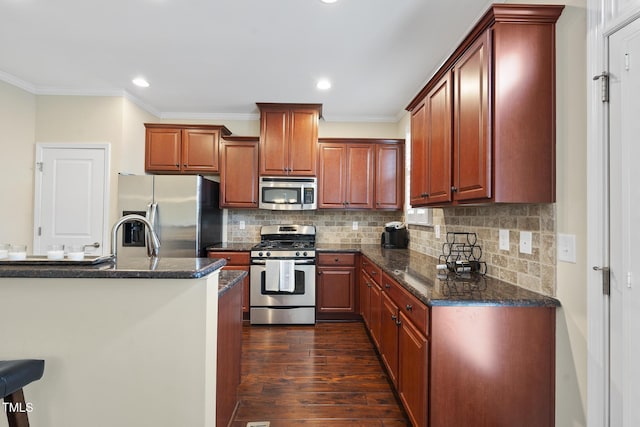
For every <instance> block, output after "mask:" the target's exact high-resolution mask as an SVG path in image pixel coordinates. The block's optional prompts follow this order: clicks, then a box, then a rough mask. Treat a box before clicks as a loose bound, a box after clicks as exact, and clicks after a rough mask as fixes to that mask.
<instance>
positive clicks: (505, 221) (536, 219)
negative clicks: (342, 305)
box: [227, 204, 556, 296]
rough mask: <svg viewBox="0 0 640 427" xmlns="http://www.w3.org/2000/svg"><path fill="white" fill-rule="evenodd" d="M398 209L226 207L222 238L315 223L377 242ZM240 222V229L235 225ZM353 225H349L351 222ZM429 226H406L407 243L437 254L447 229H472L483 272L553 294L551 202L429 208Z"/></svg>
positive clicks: (248, 238) (326, 234)
mask: <svg viewBox="0 0 640 427" xmlns="http://www.w3.org/2000/svg"><path fill="white" fill-rule="evenodd" d="M402 219H403V214H402V213H401V212H377V211H332V210H317V211H296V212H272V211H266V210H258V209H251V210H245V209H235V210H233V209H232V210H229V211H228V224H229V226H228V228H227V229H228V231H227V241H229V242H238V243H242V242H258V241H259V240H260V227H261V226H262V225H268V224H314V225H316V227H317V233H318V235H317V240H318V242H319V243H355V244H379V243H380V234H381V233H382V230H383V227H384V224H385V223H387V222H390V221H401V220H402ZM240 221H244V222H245V229H244V230H240V228H239V227H238V225H239V223H240ZM354 221H357V222H358V230H353V229H352V227H353V222H354ZM433 224H434V225H439V226H440V233H441V236H440V239H436V237H435V232H434V227H423V226H416V225H410V226H409V238H410V241H409V248H410V249H412V250H414V251H417V252H421V253H424V254H427V255H431V256H434V257H438V256H439V255H440V254H441V252H442V244H443V243H444V242H445V241H446V240H445V237H446V233H447V231H452V232H455V231H464V232H474V233H476V234H477V235H478V244H479V245H480V247H481V248H482V260H483V261H485V262H486V263H487V274H488V275H489V276H492V277H495V278H498V279H500V280H503V281H505V282H508V283H513V284H515V285H518V286H521V287H524V288H527V289H530V290H532V291H535V292H539V293H542V294H545V295H549V296H554V295H555V290H556V225H555V224H556V221H555V205H554V204H529V205H493V206H478V207H455V208H446V209H434V210H433ZM500 229H508V230H509V237H510V243H509V250H508V251H503V250H500V249H499V246H498V242H499V230H500ZM520 231H531V233H532V237H533V242H532V254H531V255H527V254H521V253H520V252H519V239H520Z"/></svg>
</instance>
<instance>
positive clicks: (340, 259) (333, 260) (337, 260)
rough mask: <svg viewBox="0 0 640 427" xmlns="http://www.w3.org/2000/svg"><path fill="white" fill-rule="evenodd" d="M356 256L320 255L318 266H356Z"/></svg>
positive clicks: (343, 254) (344, 254) (342, 254)
mask: <svg viewBox="0 0 640 427" xmlns="http://www.w3.org/2000/svg"><path fill="white" fill-rule="evenodd" d="M355 262H356V254H346V253H329V254H318V265H346V266H352V265H355Z"/></svg>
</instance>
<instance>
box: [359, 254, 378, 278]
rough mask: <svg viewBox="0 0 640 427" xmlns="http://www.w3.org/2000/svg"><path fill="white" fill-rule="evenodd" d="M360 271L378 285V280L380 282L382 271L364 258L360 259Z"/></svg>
mask: <svg viewBox="0 0 640 427" xmlns="http://www.w3.org/2000/svg"><path fill="white" fill-rule="evenodd" d="M362 270H364V271H366V272H367V274H368V275H369V277H371V278H372V279H373V280H374V281H375V282H376V283H377V284H378V285H379V284H380V280H382V279H381V276H382V270H381V269H380V267H378V266H377V265H376V264H374V263H372V262H371V260H369V258H367V257H365V256H363V257H362Z"/></svg>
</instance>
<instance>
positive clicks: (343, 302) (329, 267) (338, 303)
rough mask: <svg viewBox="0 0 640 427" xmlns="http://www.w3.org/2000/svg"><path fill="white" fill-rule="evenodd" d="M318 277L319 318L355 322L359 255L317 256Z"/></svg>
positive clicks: (324, 254)
mask: <svg viewBox="0 0 640 427" xmlns="http://www.w3.org/2000/svg"><path fill="white" fill-rule="evenodd" d="M316 274H317V280H316V305H317V309H316V311H317V313H316V318H317V319H319V320H350V319H353V318H356V316H357V311H356V310H357V294H356V254H355V253H342V252H336V253H320V254H318V256H317V268H316Z"/></svg>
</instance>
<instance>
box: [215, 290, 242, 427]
mask: <svg viewBox="0 0 640 427" xmlns="http://www.w3.org/2000/svg"><path fill="white" fill-rule="evenodd" d="M241 305H242V286H240V285H239V284H237V285H235V286H233V287H232V288H230V289H228V290H227V291H226V292H225V293H224V294H222V295H221V296H220V298H219V299H218V351H217V354H218V364H217V367H216V371H217V378H216V390H217V391H216V425H218V426H226V425H228V424H229V422H230V421H231V417H232V415H233V413H234V411H235V408H236V405H237V403H238V387H239V386H240V374H241V373H240V360H241V358H242V310H241V309H240V307H241Z"/></svg>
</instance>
